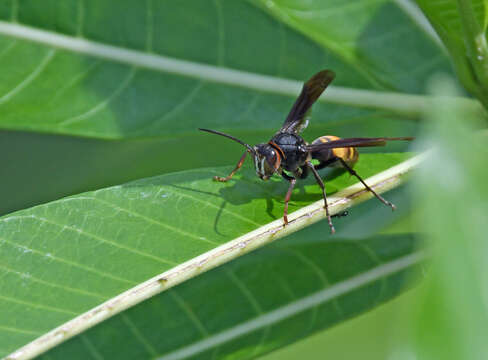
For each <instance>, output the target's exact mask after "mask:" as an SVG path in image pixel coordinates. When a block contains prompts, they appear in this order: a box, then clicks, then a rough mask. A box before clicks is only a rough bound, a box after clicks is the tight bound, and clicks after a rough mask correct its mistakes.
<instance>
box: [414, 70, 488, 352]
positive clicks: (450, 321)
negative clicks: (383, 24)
mask: <svg viewBox="0 0 488 360" xmlns="http://www.w3.org/2000/svg"><path fill="white" fill-rule="evenodd" d="M432 87H433V92H435V93H436V94H438V95H439V96H441V95H444V96H446V95H451V94H453V93H455V91H456V89H455V87H454V85H453V83H452V81H451V80H450V79H448V78H438V79H436V81H435V82H434V83H433V85H432ZM469 116H470V113H469V112H466V111H465V110H464V109H462V108H459V107H456V106H453V105H452V104H451V103H450V102H449V101H447V100H446V99H445V98H442V97H440V98H439V99H438V101H437V102H436V105H435V106H434V107H433V108H432V110H431V112H430V113H429V114H428V120H429V121H428V122H426V124H429V125H426V131H425V135H424V141H425V142H427V143H429V144H430V145H431V146H432V147H433V149H432V151H431V156H430V157H429V159H428V160H427V161H426V162H425V163H424V164H423V166H422V167H421V168H420V169H419V172H418V176H417V179H416V185H417V187H416V189H417V192H416V194H415V195H416V201H417V202H418V203H419V207H418V211H417V213H416V218H417V220H416V222H417V224H419V228H420V229H422V232H423V233H425V238H426V239H427V240H428V243H429V248H430V249H431V250H430V251H431V252H432V255H433V256H432V264H431V265H430V266H429V268H428V277H427V283H426V284H425V286H423V288H422V292H421V294H419V295H420V296H419V297H418V299H417V301H416V303H417V306H416V307H414V310H412V311H411V312H412V313H413V315H414V316H413V318H414V320H413V321H411V322H412V323H411V322H410V321H409V322H407V323H411V324H410V325H411V326H412V329H413V331H414V333H413V341H412V342H411V343H410V345H409V347H408V349H409V351H410V353H412V354H415V356H416V357H417V358H419V359H440V358H442V359H482V358H484V357H485V356H486V353H487V351H488V346H487V344H486V334H487V333H488V311H487V310H488V309H487V302H486V299H487V294H488V288H487V279H486V270H487V268H486V264H487V254H488V251H487V250H488V247H487V243H486V216H487V214H488V189H487V187H486V184H487V183H488V171H487V169H486V167H485V166H483V164H484V163H486V158H487V156H488V150H487V149H488V147H487V144H488V142H487V137H486V134H485V133H482V134H479V133H478V134H476V133H475V132H474V129H473V128H471V127H470V126H469V125H467V124H466V122H465V121H464V120H465V119H466V118H468V117H469ZM460 119H462V121H460ZM468 124H469V122H468ZM439 174H441V176H439ZM426 219H427V220H428V221H426Z"/></svg>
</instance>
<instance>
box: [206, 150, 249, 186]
mask: <svg viewBox="0 0 488 360" xmlns="http://www.w3.org/2000/svg"><path fill="white" fill-rule="evenodd" d="M248 152H249V151H247V150H246V151H245V152H244V154H242V156H241V158H240V159H239V162H238V163H237V165H236V167H235V168H234V170H232V171H231V173H230V174H229V175H228V176H226V177H220V176H214V177H213V179H214V180H215V181H220V182H226V181H228V180H230V179H231V178H232V177H233V176H234V174H235V173H236V172H237V170H239V169H240V168H241V166H242V164H243V163H244V160H246V155H247V153H248Z"/></svg>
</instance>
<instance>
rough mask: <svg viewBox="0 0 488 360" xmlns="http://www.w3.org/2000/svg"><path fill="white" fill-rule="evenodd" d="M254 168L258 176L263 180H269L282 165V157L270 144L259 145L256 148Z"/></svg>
mask: <svg viewBox="0 0 488 360" xmlns="http://www.w3.org/2000/svg"><path fill="white" fill-rule="evenodd" d="M253 155H254V166H255V167H256V174H257V175H258V176H259V177H260V178H261V179H262V180H268V179H269V178H270V177H271V176H272V175H273V174H274V173H275V172H277V171H278V169H279V167H280V165H281V156H280V155H279V154H278V152H277V151H276V150H275V149H274V148H273V147H272V146H271V145H269V144H258V145H256V146H255V147H254V152H253Z"/></svg>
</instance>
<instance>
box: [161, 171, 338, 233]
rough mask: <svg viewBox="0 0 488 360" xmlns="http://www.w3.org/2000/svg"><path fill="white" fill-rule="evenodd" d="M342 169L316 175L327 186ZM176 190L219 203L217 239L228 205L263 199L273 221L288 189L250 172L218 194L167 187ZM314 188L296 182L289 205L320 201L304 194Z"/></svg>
mask: <svg viewBox="0 0 488 360" xmlns="http://www.w3.org/2000/svg"><path fill="white" fill-rule="evenodd" d="M345 173H346V171H345V170H343V169H330V168H329V169H323V170H321V171H320V175H321V177H322V178H323V179H324V180H326V181H327V182H329V181H331V180H334V179H336V178H337V177H339V176H341V175H343V174H345ZM168 185H170V186H171V187H174V188H176V189H179V190H184V191H188V192H194V193H199V194H204V195H205V196H211V197H215V198H219V199H221V200H223V201H222V202H221V204H220V207H219V210H218V212H217V214H216V216H215V219H214V224H213V228H214V231H215V232H216V233H217V234H218V235H222V236H224V235H225V234H224V233H223V230H222V231H221V230H219V222H220V220H221V216H222V213H223V212H224V211H225V209H226V206H227V205H228V204H229V203H230V204H232V205H236V206H238V205H243V204H247V203H250V202H251V201H253V200H255V199H263V200H265V202H266V213H267V214H268V216H269V217H270V218H272V219H274V220H276V219H279V218H281V217H282V215H281V212H282V211H283V206H284V197H283V192H286V190H287V188H288V186H287V184H286V183H284V182H283V181H280V180H279V179H278V178H276V179H272V180H270V181H267V182H266V184H264V185H263V182H262V181H261V180H259V179H257V178H256V177H255V175H254V173H251V171H250V170H249V171H243V172H242V176H240V177H239V178H236V179H235V180H234V179H233V180H231V181H229V182H228V184H227V186H223V187H220V188H219V189H218V192H217V193H215V192H210V191H205V190H201V189H195V188H191V187H187V186H184V185H180V184H168ZM310 185H312V186H315V182H314V180H313V179H311V178H307V179H303V180H300V181H298V182H297V186H296V188H297V190H298V193H295V194H294V195H293V200H292V201H290V203H291V204H292V205H293V204H297V203H311V202H314V201H317V200H320V199H321V198H322V194H321V193H319V192H310V191H307V186H310ZM337 190H338V189H337V187H335V186H334V185H333V184H329V186H328V187H327V192H328V193H334V192H336V191H337ZM276 204H280V206H279V207H280V208H279V209H275V206H276Z"/></svg>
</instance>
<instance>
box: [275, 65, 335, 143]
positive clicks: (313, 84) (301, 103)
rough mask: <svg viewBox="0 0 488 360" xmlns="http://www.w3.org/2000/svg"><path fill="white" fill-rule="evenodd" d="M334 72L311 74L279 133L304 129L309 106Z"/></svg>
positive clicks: (321, 91) (331, 78)
mask: <svg viewBox="0 0 488 360" xmlns="http://www.w3.org/2000/svg"><path fill="white" fill-rule="evenodd" d="M334 77H335V74H334V72H333V71H331V70H322V71H320V72H318V73H317V74H315V75H314V76H312V78H311V79H310V80H308V81H307V82H306V83H305V84H304V85H303V88H302V92H301V93H300V95H299V96H298V99H297V100H296V101H295V104H293V107H292V108H291V110H290V113H289V114H288V117H287V118H286V120H285V122H284V123H283V126H282V127H281V129H280V131H279V133H293V134H297V133H299V132H301V131H302V130H303V129H305V128H306V127H307V125H308V120H309V118H310V116H309V115H310V114H309V113H310V111H309V110H310V108H311V107H312V105H313V104H314V102H315V101H317V99H318V98H319V96H320V94H322V93H323V92H324V90H325V89H326V88H327V86H329V84H330V83H331V82H332V80H334Z"/></svg>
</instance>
